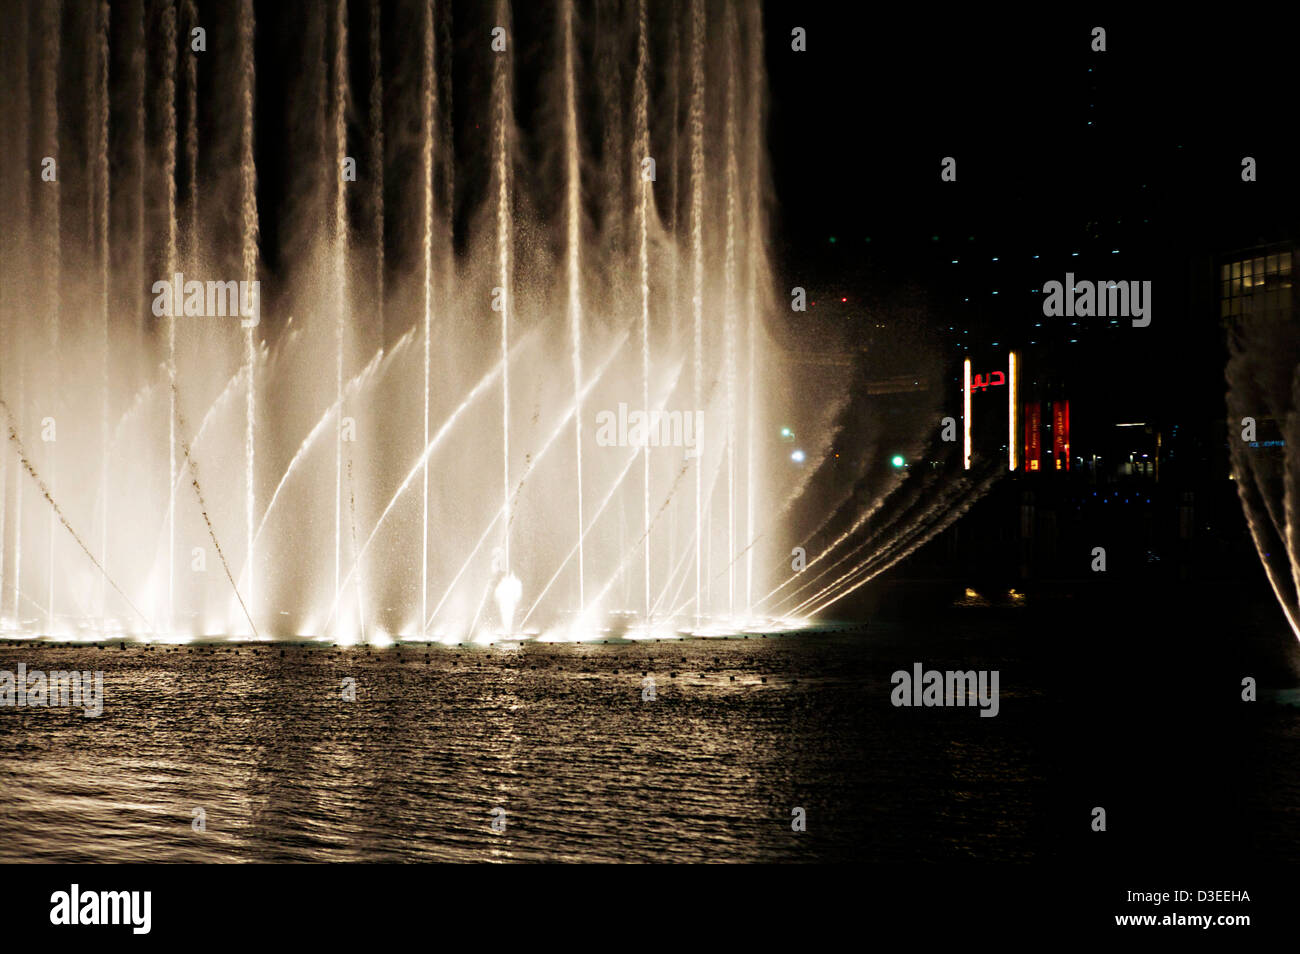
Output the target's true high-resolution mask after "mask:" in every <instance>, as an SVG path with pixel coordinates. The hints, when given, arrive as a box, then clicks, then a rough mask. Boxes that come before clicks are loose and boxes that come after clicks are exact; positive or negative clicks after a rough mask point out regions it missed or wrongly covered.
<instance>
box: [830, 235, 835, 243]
mask: <svg viewBox="0 0 1300 954" xmlns="http://www.w3.org/2000/svg"><path fill="white" fill-rule="evenodd" d="M831 244H832V245H834V244H835V236H834V235H832V236H831Z"/></svg>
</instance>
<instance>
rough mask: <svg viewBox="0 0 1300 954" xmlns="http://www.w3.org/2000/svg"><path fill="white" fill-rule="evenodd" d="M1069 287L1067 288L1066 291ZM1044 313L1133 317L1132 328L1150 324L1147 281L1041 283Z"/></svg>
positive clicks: (1051, 315) (1067, 275)
mask: <svg viewBox="0 0 1300 954" xmlns="http://www.w3.org/2000/svg"><path fill="white" fill-rule="evenodd" d="M1067 289H1068V291H1067ZM1043 294H1045V295H1046V296H1047V297H1046V298H1044V299H1043V314H1044V315H1046V316H1047V317H1048V318H1076V317H1077V318H1092V317H1094V316H1095V317H1097V318H1132V319H1133V327H1134V328H1145V327H1146V326H1147V325H1149V324H1151V283H1150V282H1090V281H1075V279H1074V272H1066V273H1065V282H1064V283H1062V282H1057V281H1051V282H1047V283H1046V284H1045V285H1043Z"/></svg>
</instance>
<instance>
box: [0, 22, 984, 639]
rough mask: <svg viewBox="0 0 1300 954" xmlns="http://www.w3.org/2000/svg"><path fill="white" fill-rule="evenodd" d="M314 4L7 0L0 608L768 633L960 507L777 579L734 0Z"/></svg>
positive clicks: (883, 532)
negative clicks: (288, 24) (275, 77)
mask: <svg viewBox="0 0 1300 954" xmlns="http://www.w3.org/2000/svg"><path fill="white" fill-rule="evenodd" d="M462 7H463V8H462ZM615 8H617V9H615ZM312 9H313V11H314V13H313V17H312V18H311V19H310V20H309V21H308V22H305V23H301V24H297V25H296V27H295V30H294V31H285V30H283V29H279V30H275V31H273V33H272V34H271V35H270V39H267V38H266V37H259V34H258V29H259V17H260V18H263V19H265V18H266V17H268V16H275V13H273V12H271V7H264V5H263V4H260V3H259V4H255V3H254V2H253V0H232V2H230V3H228V4H225V5H224V6H221V8H220V9H219V10H214V9H212V8H211V7H210V6H209V5H202V13H203V14H204V16H205V17H211V18H213V19H210V20H200V19H199V12H200V11H199V7H198V6H196V4H195V3H194V2H193V0H178V2H176V3H161V4H127V5H125V8H124V9H122V10H119V9H118V5H117V4H113V5H112V11H111V17H110V8H109V5H108V4H106V3H105V4H84V5H82V4H78V5H72V4H64V5H62V6H59V5H56V4H53V3H47V2H37V0H29V2H27V3H26V4H25V5H24V6H22V7H21V8H20V9H19V10H18V11H17V16H16V17H15V18H14V24H13V27H14V28H13V29H11V30H6V32H5V34H4V37H3V39H2V40H0V42H2V43H3V49H2V51H0V52H3V54H4V85H3V90H4V104H5V115H6V122H5V124H4V125H5V130H4V135H5V136H6V137H7V138H6V139H5V140H4V148H5V149H6V153H5V154H6V155H7V156H9V157H11V158H12V161H11V162H6V163H5V164H4V169H3V175H4V180H3V190H4V191H3V195H4V197H5V202H4V203H3V208H0V234H3V236H4V245H3V257H2V258H0V280H2V284H3V292H2V293H0V294H3V298H0V321H2V325H0V327H2V328H3V349H2V350H0V401H3V409H2V413H3V415H4V420H3V422H0V423H3V427H4V430H5V432H6V433H5V436H6V437H7V438H8V440H7V441H6V444H5V453H4V457H3V459H2V461H3V463H2V466H0V500H2V501H3V505H2V506H0V560H2V561H3V562H2V563H0V621H2V624H3V626H4V629H5V630H6V631H8V632H9V633H19V634H25V635H44V636H53V637H56V638H87V639H94V638H111V637H113V636H119V635H126V636H134V637H139V638H164V639H189V638H196V637H211V636H229V637H232V638H264V639H265V638H277V637H309V638H320V639H328V640H334V641H339V642H357V641H366V642H372V643H386V642H389V641H391V640H393V639H398V638H405V639H439V640H444V641H448V642H461V641H483V640H491V639H495V638H499V637H502V636H510V637H516V636H519V635H523V634H529V635H535V636H540V637H542V638H552V639H585V638H599V637H602V636H609V635H618V634H626V635H629V636H642V637H645V636H655V637H658V636H665V635H668V636H671V635H675V634H678V633H682V632H711V633H726V632H735V631H738V630H740V629H745V628H759V627H769V628H770V627H773V626H776V625H786V624H779V623H778V622H777V621H778V620H795V619H798V618H801V617H804V616H808V615H809V614H810V613H811V612H813V611H816V610H818V609H820V608H822V607H824V606H827V605H829V602H831V600H830V597H832V596H834V595H835V594H836V593H839V592H842V591H843V590H844V589H845V588H846V587H847V586H849V585H853V584H854V583H856V582H857V581H859V580H861V579H863V578H864V577H866V576H868V575H871V574H872V571H873V570H878V569H879V568H880V567H882V566H884V565H885V564H886V563H892V561H893V560H895V559H897V558H900V557H901V555H905V553H907V552H910V551H911V549H914V548H915V546H919V545H920V543H921V542H924V540H925V539H928V538H929V536H931V535H932V534H933V533H934V532H937V530H938V529H940V528H941V525H946V523H945V522H944V521H950V520H951V519H955V516H954V515H955V513H956V512H957V508H956V503H957V502H958V500H959V493H960V488H958V487H957V486H953V487H949V488H948V489H947V490H945V494H946V495H947V496H945V497H943V498H942V501H944V502H943V503H941V505H936V504H935V503H934V500H933V499H928V500H926V501H924V506H923V505H922V503H923V502H922V500H921V498H920V497H918V496H915V495H914V496H913V497H912V498H911V503H910V504H909V505H908V506H903V507H899V508H897V509H896V510H895V511H892V516H891V518H890V520H889V521H887V522H885V523H880V522H878V521H877V522H876V523H868V522H866V518H865V517H861V515H860V513H859V511H858V510H857V509H856V508H852V507H850V508H849V513H848V516H847V517H843V516H841V517H840V518H838V519H839V520H841V521H843V520H847V521H848V525H845V526H843V528H842V529H843V531H844V533H843V536H842V537H841V540H840V541H837V542H836V545H837V546H838V545H839V543H840V542H843V543H845V544H846V545H847V548H846V549H842V550H840V551H839V552H835V553H834V554H833V555H831V554H827V555H826V559H825V562H824V563H823V564H821V565H819V566H818V569H823V568H825V569H837V571H838V573H839V582H838V583H836V584H835V585H834V587H832V588H828V584H830V583H831V580H830V579H825V580H820V582H818V583H816V584H815V585H814V586H812V587H806V586H804V585H803V584H804V583H807V582H809V581H810V580H811V579H812V578H811V577H808V578H805V579H804V580H803V581H801V582H800V584H799V586H798V589H796V588H795V586H793V585H790V586H788V588H786V589H782V587H786V586H787V582H788V581H785V577H786V576H788V575H789V572H790V570H789V568H790V551H791V546H792V543H798V542H799V540H800V539H803V538H804V536H805V535H806V531H807V529H808V528H807V527H806V526H795V525H794V524H793V523H791V522H790V520H789V518H790V514H791V512H792V502H793V501H795V500H796V499H797V498H799V497H800V493H801V488H802V487H803V486H804V485H805V484H806V482H807V481H808V480H809V475H811V474H814V473H815V472H817V470H818V467H819V465H820V464H821V463H823V458H824V457H826V456H827V454H828V452H829V449H830V446H831V438H830V433H831V430H832V429H833V428H834V426H835V421H834V420H833V419H827V420H826V421H825V422H824V424H825V433H823V434H821V435H811V436H810V444H809V451H808V453H809V459H808V462H807V464H806V466H803V467H791V466H790V461H789V458H788V456H787V453H786V451H785V450H784V449H783V448H782V447H781V446H780V444H779V442H778V441H777V439H776V437H775V431H776V427H777V422H779V421H782V420H785V419H786V418H787V415H788V412H789V410H790V408H791V406H792V405H794V404H795V403H796V402H798V401H800V400H806V395H801V394H800V391H799V389H798V388H793V387H789V386H788V382H790V381H792V380H795V379H796V378H797V375H798V374H800V373H802V372H801V371H800V370H799V369H797V368H793V367H791V366H789V364H788V362H787V360H786V357H785V356H784V355H783V353H782V350H781V349H780V348H778V347H776V346H775V345H774V343H773V340H772V338H771V337H770V334H769V327H770V323H771V322H772V321H773V320H774V315H775V314H776V312H777V309H778V308H780V307H783V305H782V296H780V295H778V294H777V292H776V289H775V288H774V282H773V280H772V274H771V269H770V263H769V261H768V227H767V213H766V209H767V196H766V195H765V190H764V183H765V182H766V181H767V170H766V156H765V150H764V146H763V141H764V102H765V81H764V71H763V67H762V55H763V32H762V24H761V22H760V18H759V14H758V11H757V9H756V5H754V4H748V3H724V2H718V0H708V2H706V0H679V2H678V3H677V4H675V5H674V6H673V8H672V9H671V11H670V14H671V16H666V15H665V14H664V13H663V11H656V10H655V9H654V8H653V7H651V8H650V9H647V5H646V0H639V2H638V0H627V2H623V3H621V4H595V5H591V4H578V5H577V6H575V0H563V2H561V3H559V4H558V5H556V6H554V7H547V8H545V9H544V11H539V10H538V9H535V8H534V7H532V6H529V7H527V8H524V7H520V8H517V9H516V10H512V8H511V6H510V5H509V4H508V3H506V2H505V0H499V2H498V3H496V4H495V6H489V5H487V4H466V5H459V6H457V7H456V9H455V10H454V11H453V10H452V9H451V5H450V4H449V3H448V2H447V0H430V2H429V3H427V4H424V5H423V6H419V7H415V9H414V10H413V11H400V10H398V11H395V10H391V9H390V8H389V7H388V6H387V5H385V4H380V3H378V2H377V0H372V2H369V3H364V2H356V0H354V2H351V3H348V2H345V0H336V2H334V3H331V4H320V5H318V6H315V7H313V8H312ZM515 16H521V17H524V18H525V21H524V22H522V23H521V22H512V18H513V17H515ZM390 17H391V18H392V19H391V21H390V19H389V18H390ZM280 22H281V25H282V21H280ZM196 28H201V29H202V30H204V31H205V37H206V40H205V42H206V46H205V48H204V50H203V51H202V52H197V53H196V52H195V51H194V43H195V42H196V41H195V39H194V37H195V34H194V32H193V31H194V30H195V29H196ZM262 28H263V29H267V27H266V25H265V24H262ZM350 30H351V31H357V32H358V33H359V35H364V37H365V40H366V42H365V43H363V44H360V45H358V44H355V43H352V44H350V43H349V40H348V38H349V31H350ZM264 41H265V42H264ZM277 44H278V45H279V47H277ZM264 49H265V50H269V51H271V53H269V54H264V53H262V52H260V51H263V50H264ZM358 50H364V51H365V53H364V55H365V56H366V59H367V62H366V63H365V64H364V68H363V69H359V70H354V66H356V65H357V64H354V63H352V62H351V57H353V56H355V55H357V51H358ZM209 51H210V52H209ZM276 53H278V54H279V55H280V56H281V57H285V58H288V59H289V60H290V62H291V63H295V64H296V63H301V64H305V66H303V68H302V69H295V68H292V67H286V66H285V65H283V64H272V65H275V66H278V67H279V69H280V70H281V71H282V72H284V73H285V76H283V77H282V78H281V80H280V83H281V85H283V86H285V87H286V88H285V91H284V102H270V103H268V102H263V101H261V100H259V93H260V92H261V91H264V90H265V89H266V88H268V87H267V83H266V81H265V80H264V77H265V74H266V73H267V72H272V71H271V70H270V69H269V68H268V64H267V62H262V61H259V56H263V55H275V54H276ZM453 54H454V55H455V56H456V57H462V58H466V59H464V60H463V61H454V59H453ZM358 76H366V77H368V88H366V89H359V88H356V87H357V86H358V85H360V84H358V83H357V81H356V77H358ZM465 76H468V77H471V81H470V82H469V83H468V84H467V90H466V91H461V90H459V89H458V90H457V91H456V92H457V96H458V97H459V98H458V99H457V108H456V109H455V110H453V106H452V99H453V97H452V93H453V85H454V84H453V80H454V79H456V78H457V77H465ZM272 85H273V84H272ZM274 88H278V87H274ZM525 94H527V95H525ZM534 100H535V102H534ZM521 103H528V104H530V105H529V106H528V108H527V109H523V108H521V105H520V104H521ZM467 104H469V105H467ZM267 110H271V111H272V112H273V115H274V116H275V117H278V120H279V125H278V126H277V125H276V124H275V123H271V122H267V123H261V122H259V117H260V116H262V115H263V113H264V112H265V111H267ZM274 128H278V129H279V130H280V133H279V137H280V138H277V139H276V140H275V141H273V142H268V141H266V138H267V133H266V130H267V129H274ZM259 137H261V138H260V139H259ZM47 157H48V161H47ZM268 157H273V158H275V159H277V160H278V161H277V162H274V163H268ZM268 169H270V170H271V171H270V172H268ZM286 169H287V170H289V171H287V172H286ZM110 170H111V174H110ZM43 173H45V176H44V177H43ZM173 282H175V288H174V289H173ZM240 283H244V284H243V285H240ZM255 283H256V284H255ZM236 291H239V292H242V293H243V294H242V297H241V296H240V295H237V294H236ZM822 377H823V378H825V375H823V376H822ZM782 382H785V384H784V385H783V384H782ZM821 384H822V385H823V386H829V387H830V388H831V389H832V390H834V389H835V388H839V389H840V390H843V389H845V388H846V387H847V384H848V381H847V378H845V380H841V381H831V382H827V381H825V380H823V381H822V382H821ZM626 408H630V409H631V410H632V412H633V413H632V414H631V415H624V417H626V419H628V420H631V421H632V426H631V427H630V428H627V429H624V428H623V427H622V426H620V427H619V428H616V429H613V430H611V429H610V428H609V427H601V426H599V425H600V422H602V421H607V420H608V419H609V417H610V416H611V415H614V414H621V413H622V411H620V409H626ZM920 413H928V409H925V408H921V409H919V414H918V420H919V419H920V416H919V415H920ZM697 419H698V420H700V421H702V430H701V431H698V432H694V433H692V431H691V429H690V428H683V427H682V422H683V420H685V421H687V422H688V423H689V422H692V421H695V420H697ZM647 421H648V426H647ZM918 429H919V425H918ZM611 435H615V436H616V439H611ZM801 460H802V458H801ZM972 480H973V479H972ZM959 483H960V485H961V487H965V489H966V490H967V491H969V490H970V487H967V486H966V485H967V484H969V483H971V480H968V479H967V478H965V477H963V478H962V481H960V482H959ZM900 484H901V481H899V480H897V479H893V478H891V481H890V482H889V483H887V484H884V485H882V486H881V488H880V489H878V491H877V492H876V494H875V496H874V497H873V500H875V501H876V503H875V504H873V507H874V508H875V509H879V508H880V506H881V505H882V502H883V501H884V500H885V499H887V498H889V497H890V496H891V495H893V494H894V492H895V491H896V490H899V485H900ZM918 486H919V485H918ZM962 499H964V498H962ZM846 502H851V501H849V500H848V499H847V498H846V499H837V500H827V501H824V502H823V501H817V500H813V501H811V506H813V508H814V509H818V508H820V509H823V510H826V512H827V515H826V516H825V518H824V519H819V520H818V521H817V522H818V523H820V525H821V526H822V527H828V528H830V529H831V530H833V531H834V533H835V534H840V532H841V524H840V523H838V522H836V520H834V519H832V517H831V516H830V512H831V510H836V512H838V511H839V510H840V509H843V507H844V505H845V504H846ZM809 503H810V501H809V499H808V498H807V497H805V498H804V499H803V501H802V503H801V504H800V506H807V505H809ZM949 503H951V504H952V506H949V505H948V504H949ZM939 506H942V508H943V509H942V510H940V509H938V507H939ZM886 509H888V508H886ZM873 512H874V511H873ZM859 520H861V522H859V523H858V524H857V526H856V527H854V526H852V524H853V522H854V521H859ZM864 528H865V529H866V530H869V531H871V536H870V537H869V539H867V540H866V541H863V540H862V539H861V538H860V537H859V536H858V535H857V534H858V531H859V530H862V529H864ZM873 541H875V542H873ZM853 548H856V549H853ZM845 553H847V556H845V555H844V554H845ZM819 559H821V558H819ZM864 560H869V561H870V562H868V563H864V562H863V561H864ZM835 561H839V562H835ZM844 574H848V575H847V577H845V576H844ZM774 587H775V588H776V589H777V590H780V593H779V595H780V596H786V595H788V596H791V597H793V599H791V600H790V601H789V602H787V603H784V604H783V605H780V606H778V605H777V601H776V600H772V599H768V598H767V597H766V596H765V594H770V593H771V592H773V588H774Z"/></svg>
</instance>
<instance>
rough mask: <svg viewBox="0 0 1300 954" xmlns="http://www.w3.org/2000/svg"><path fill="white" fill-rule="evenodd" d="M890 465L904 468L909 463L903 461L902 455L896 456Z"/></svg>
mask: <svg viewBox="0 0 1300 954" xmlns="http://www.w3.org/2000/svg"><path fill="white" fill-rule="evenodd" d="M890 463H891V464H893V465H894V466H895V467H902V466H903V465H904V464H905V463H907V461H905V460H903V457H902V455H901V454H895V455H894V459H893V460H891V461H890Z"/></svg>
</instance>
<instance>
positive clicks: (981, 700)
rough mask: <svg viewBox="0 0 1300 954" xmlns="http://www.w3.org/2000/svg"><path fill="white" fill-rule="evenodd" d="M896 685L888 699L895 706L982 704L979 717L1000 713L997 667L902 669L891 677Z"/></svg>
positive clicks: (913, 666) (914, 665)
mask: <svg viewBox="0 0 1300 954" xmlns="http://www.w3.org/2000/svg"><path fill="white" fill-rule="evenodd" d="M890 682H891V683H892V684H893V686H894V690H893V692H891V693H890V694H889V701H890V702H892V703H893V704H894V705H895V706H979V708H980V718H981V719H987V718H992V717H993V716H996V715H997V714H998V708H999V702H998V670H996V669H980V670H974V669H968V670H965V671H960V670H958V671H954V670H948V671H946V672H940V671H939V670H937V669H928V670H924V671H923V667H922V666H921V664H920V663H913V664H912V671H911V672H908V671H907V670H906V669H900V670H898V671H897V672H895V673H894V674H893V676H892V677H890Z"/></svg>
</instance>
